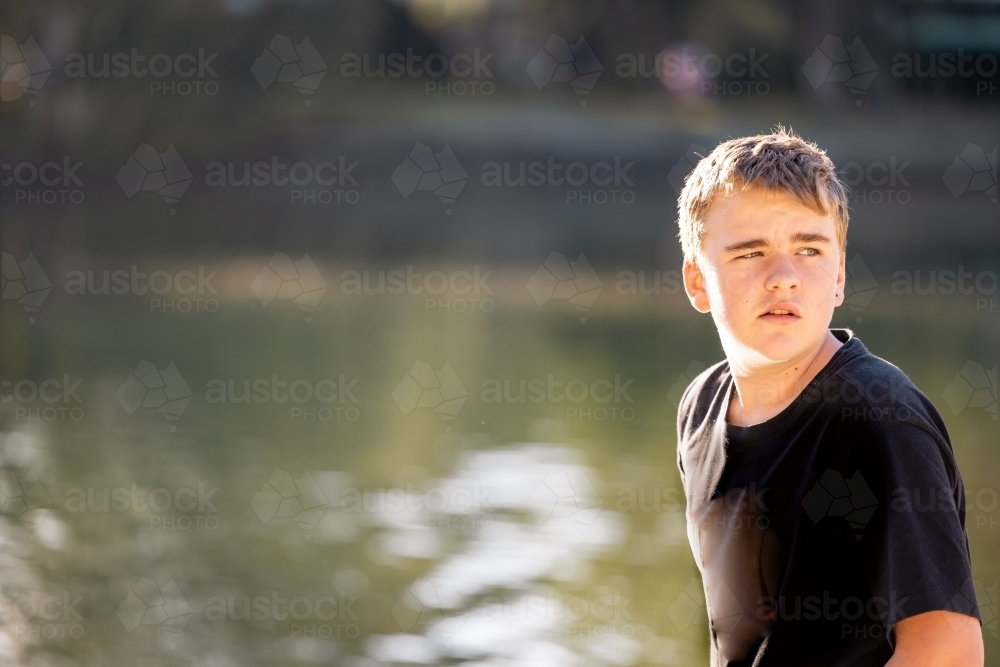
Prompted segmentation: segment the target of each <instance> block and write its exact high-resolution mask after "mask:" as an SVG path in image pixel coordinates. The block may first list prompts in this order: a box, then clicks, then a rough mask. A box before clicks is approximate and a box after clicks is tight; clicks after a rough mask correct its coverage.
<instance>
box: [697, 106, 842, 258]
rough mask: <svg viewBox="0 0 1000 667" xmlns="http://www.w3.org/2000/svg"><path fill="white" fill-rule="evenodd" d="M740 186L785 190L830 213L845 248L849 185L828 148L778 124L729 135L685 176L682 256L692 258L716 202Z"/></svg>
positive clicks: (815, 207)
mask: <svg viewBox="0 0 1000 667" xmlns="http://www.w3.org/2000/svg"><path fill="white" fill-rule="evenodd" d="M736 188H740V189H742V190H747V189H752V188H760V189H763V190H769V191H784V192H788V193H789V194H792V195H794V196H795V198H796V199H798V200H799V201H800V202H802V204H803V205H805V206H807V207H809V208H811V209H813V210H814V211H816V212H817V213H820V214H823V215H827V214H831V213H832V216H833V219H834V221H835V223H836V226H837V241H838V242H839V244H840V249H841V251H846V249H847V223H848V218H849V212H848V197H847V188H846V187H845V186H844V184H843V183H841V182H840V179H839V178H837V170H836V167H834V165H833V161H832V160H830V158H829V157H827V155H826V152H825V151H823V150H822V149H820V147H819V146H817V145H816V144H814V143H812V142H810V141H806V140H805V139H803V138H802V137H800V136H798V135H796V134H795V133H794V132H793V131H791V130H786V129H785V128H784V127H782V126H781V125H778V126H777V127H776V128H775V130H774V131H773V132H772V133H771V134H758V135H756V136H753V137H740V138H738V139H730V140H729V141H725V142H723V143H721V144H719V145H718V146H716V147H715V150H713V151H712V152H711V153H709V154H708V155H707V156H705V157H704V158H702V159H701V161H700V162H698V164H697V166H696V167H695V168H694V170H693V171H692V172H691V173H690V174H689V175H688V177H687V178H686V179H684V188H683V189H682V190H681V194H680V197H679V198H678V200H677V208H678V211H679V215H678V219H677V224H678V226H679V227H680V233H679V236H680V239H681V248H682V249H683V250H684V260H685V261H693V260H694V259H695V257H696V256H697V254H698V252H699V251H700V250H701V245H702V241H703V240H704V238H705V216H706V215H707V214H708V210H709V208H710V207H711V205H712V202H714V201H715V199H716V198H717V197H719V196H723V197H725V196H728V195H730V194H732V193H733V191H734V190H735V189H736Z"/></svg>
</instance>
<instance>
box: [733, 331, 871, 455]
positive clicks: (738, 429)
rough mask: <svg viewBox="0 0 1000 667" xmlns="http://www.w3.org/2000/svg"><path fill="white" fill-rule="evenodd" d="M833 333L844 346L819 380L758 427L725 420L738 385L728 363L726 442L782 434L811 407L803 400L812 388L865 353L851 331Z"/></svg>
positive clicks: (743, 441)
mask: <svg viewBox="0 0 1000 667" xmlns="http://www.w3.org/2000/svg"><path fill="white" fill-rule="evenodd" d="M830 333H832V334H833V335H834V336H835V337H836V338H837V340H839V341H840V342H842V343H843V345H841V346H840V348H838V349H837V351H836V352H834V353H833V356H832V357H830V361H828V362H826V365H825V366H824V367H823V368H822V369H821V370H820V372H819V373H817V374H816V377H814V378H813V379H812V380H810V381H809V384H808V385H806V386H805V387H804V388H803V389H802V391H801V392H799V395H798V396H796V397H795V400H794V401H792V402H791V403H790V404H789V405H788V407H786V408H785V409H784V410H782V411H781V412H779V413H778V414H776V415H775V416H773V417H771V418H770V419H768V420H767V421H763V422H761V423H759V424H753V425H752V426H734V425H733V424H730V423H729V422H728V421H726V417H727V415H728V413H729V402H730V401H731V400H732V396H733V391H735V390H736V383H735V382H733V376H732V374H731V373H729V372H728V371H729V367H728V364H727V366H726V370H727V372H726V379H725V382H726V385H727V386H726V392H725V400H724V401H723V404H722V405H723V413H722V420H721V421H722V423H723V424H724V425H725V432H726V441H727V442H728V443H730V444H731V445H736V446H739V445H748V444H751V443H755V442H759V441H761V440H766V439H769V438H773V437H774V436H776V435H779V434H780V433H781V432H782V431H784V430H785V429H786V428H788V427H789V426H790V425H791V424H792V423H793V422H794V421H795V418H796V417H798V415H799V413H800V412H801V411H802V410H803V409H804V408H805V407H806V405H807V404H808V402H807V401H806V400H805V399H804V398H803V397H804V396H805V395H806V393H807V392H808V391H809V389H810V388H812V387H813V386H814V385H816V384H818V383H820V382H822V381H824V380H825V379H826V378H828V377H830V376H831V375H832V374H833V373H835V372H836V371H837V370H838V369H839V368H840V367H841V366H843V365H844V364H845V363H847V362H848V361H850V360H851V359H853V358H855V357H856V356H858V355H859V354H863V353H864V351H865V346H864V345H863V344H862V343H861V341H860V340H859V339H858V338H857V337H856V336H855V335H854V332H853V331H851V330H850V329H830Z"/></svg>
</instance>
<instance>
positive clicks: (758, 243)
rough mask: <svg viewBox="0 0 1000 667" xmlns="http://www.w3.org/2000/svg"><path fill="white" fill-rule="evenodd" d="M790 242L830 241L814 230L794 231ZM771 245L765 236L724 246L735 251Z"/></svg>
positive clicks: (727, 250) (730, 250)
mask: <svg viewBox="0 0 1000 667" xmlns="http://www.w3.org/2000/svg"><path fill="white" fill-rule="evenodd" d="M792 243H832V241H830V237H828V236H826V235H825V234H818V233H815V232H795V233H794V234H792ZM770 245H771V242H770V241H768V240H767V239H765V238H756V239H747V240H746V241H740V242H739V243H734V244H733V245H728V246H726V248H725V250H726V252H736V251H739V250H757V249H758V248H766V247H768V246H770Z"/></svg>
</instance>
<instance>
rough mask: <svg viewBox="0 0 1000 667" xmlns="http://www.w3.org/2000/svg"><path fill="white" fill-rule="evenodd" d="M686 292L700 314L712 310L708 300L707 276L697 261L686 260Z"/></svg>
mask: <svg viewBox="0 0 1000 667" xmlns="http://www.w3.org/2000/svg"><path fill="white" fill-rule="evenodd" d="M684 291H685V292H686V293H687V295H688V299H689V300H690V301H691V305H692V306H694V309H695V310H697V311H698V312H699V313H707V312H709V311H710V310H712V306H711V303H709V299H708V290H707V289H706V286H705V274H704V273H702V271H701V267H699V266H698V263H697V262H696V261H695V260H692V259H688V260H684Z"/></svg>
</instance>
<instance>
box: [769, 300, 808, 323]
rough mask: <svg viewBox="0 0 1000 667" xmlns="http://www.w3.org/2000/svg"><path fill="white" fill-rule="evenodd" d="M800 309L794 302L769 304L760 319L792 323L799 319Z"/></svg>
mask: <svg viewBox="0 0 1000 667" xmlns="http://www.w3.org/2000/svg"><path fill="white" fill-rule="evenodd" d="M800 318H801V316H800V315H799V309H798V308H796V307H795V305H794V304H790V303H778V304H774V305H772V306H769V307H768V308H767V310H765V311H764V312H763V313H762V314H761V315H760V319H763V320H765V321H767V322H775V323H790V322H795V321H797V320H799V319H800Z"/></svg>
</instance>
